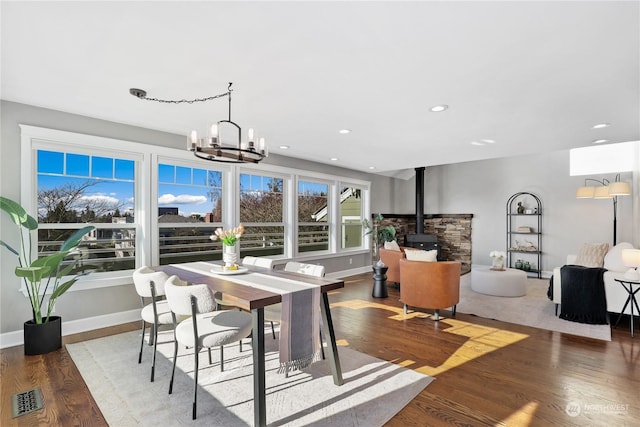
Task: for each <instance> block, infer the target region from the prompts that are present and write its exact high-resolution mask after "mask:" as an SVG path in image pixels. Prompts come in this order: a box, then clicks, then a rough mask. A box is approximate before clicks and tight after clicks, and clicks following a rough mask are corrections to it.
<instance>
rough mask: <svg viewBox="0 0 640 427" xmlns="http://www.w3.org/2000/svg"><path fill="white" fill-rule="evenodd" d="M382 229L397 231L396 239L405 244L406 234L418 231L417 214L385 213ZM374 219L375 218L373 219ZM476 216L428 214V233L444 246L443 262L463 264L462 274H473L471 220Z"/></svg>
mask: <svg viewBox="0 0 640 427" xmlns="http://www.w3.org/2000/svg"><path fill="white" fill-rule="evenodd" d="M382 216H383V217H384V219H383V220H382V223H381V226H383V227H384V226H387V225H391V226H393V227H394V228H395V229H396V240H397V241H398V244H400V245H402V243H403V242H404V236H405V235H406V234H414V233H415V232H416V215H415V214H387V213H383V214H382ZM372 217H373V216H372ZM472 218H473V214H432V215H428V214H425V215H424V233H425V234H433V235H435V236H436V237H437V239H438V244H439V245H440V257H441V259H440V260H441V261H460V262H462V272H463V274H464V273H468V272H469V271H471V219H472Z"/></svg>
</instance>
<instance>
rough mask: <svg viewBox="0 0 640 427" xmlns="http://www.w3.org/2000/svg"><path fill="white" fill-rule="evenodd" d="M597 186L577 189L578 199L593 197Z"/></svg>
mask: <svg viewBox="0 0 640 427" xmlns="http://www.w3.org/2000/svg"><path fill="white" fill-rule="evenodd" d="M595 190H596V188H595V187H578V189H577V190H576V198H577V199H593V194H594V193H595Z"/></svg>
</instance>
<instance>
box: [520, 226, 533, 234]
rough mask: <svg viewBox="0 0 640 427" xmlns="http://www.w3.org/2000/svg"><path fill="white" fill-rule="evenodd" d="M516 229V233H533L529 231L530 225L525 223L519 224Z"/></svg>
mask: <svg viewBox="0 0 640 427" xmlns="http://www.w3.org/2000/svg"><path fill="white" fill-rule="evenodd" d="M517 231H518V233H533V231H531V227H527V226H526V225H521V226H519V227H518V229H517Z"/></svg>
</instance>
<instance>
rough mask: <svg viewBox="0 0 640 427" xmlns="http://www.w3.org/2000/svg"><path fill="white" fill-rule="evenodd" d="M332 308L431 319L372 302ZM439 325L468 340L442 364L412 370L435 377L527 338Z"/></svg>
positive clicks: (451, 323)
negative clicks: (383, 312) (364, 310)
mask: <svg viewBox="0 0 640 427" xmlns="http://www.w3.org/2000/svg"><path fill="white" fill-rule="evenodd" d="M331 307H332V308H333V307H345V308H350V309H354V310H361V309H363V308H378V309H384V310H388V311H391V312H393V313H395V314H394V315H392V316H390V317H389V318H390V319H393V320H398V321H403V320H408V319H411V318H415V317H418V318H431V319H433V315H431V314H427V313H422V312H417V311H410V312H409V313H408V314H406V315H405V314H404V312H403V309H402V308H401V307H390V306H387V305H384V304H380V303H375V302H371V301H364V300H359V299H355V300H350V301H342V302H338V303H335V304H331ZM440 322H441V323H442V324H446V325H449V326H450V327H449V328H447V329H443V330H442V332H446V333H449V334H455V335H460V336H463V337H466V338H468V340H467V341H465V342H464V343H463V344H462V345H461V346H460V347H459V348H458V349H457V350H456V351H455V352H454V353H453V354H452V355H450V356H449V357H448V358H447V360H446V361H444V362H443V363H442V364H441V365H439V366H422V367H418V368H414V370H415V371H418V372H421V373H423V374H427V375H431V376H435V375H438V374H441V373H443V372H445V371H447V370H449V369H452V368H455V367H457V366H460V365H462V364H464V363H467V362H469V361H472V360H473V359H476V358H478V357H482V356H484V355H485V354H488V353H491V352H492V351H496V350H499V349H501V348H504V347H506V346H508V345H511V344H514V343H516V342H518V341H521V340H523V339H525V338H527V337H528V335H526V334H521V333H518V332H512V331H506V330H502V329H498V328H492V327H489V326H482V325H475V324H473V323H469V322H464V321H461V320H457V319H454V318H448V317H442V316H441V317H440ZM394 363H396V364H398V365H400V366H404V367H406V366H408V365H413V364H415V361H412V360H405V361H394Z"/></svg>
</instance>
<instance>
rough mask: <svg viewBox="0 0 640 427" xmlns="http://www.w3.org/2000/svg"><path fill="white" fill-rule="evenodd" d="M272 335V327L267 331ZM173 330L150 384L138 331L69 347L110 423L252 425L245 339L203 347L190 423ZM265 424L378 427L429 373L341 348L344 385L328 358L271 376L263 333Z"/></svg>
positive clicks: (186, 355)
mask: <svg viewBox="0 0 640 427" xmlns="http://www.w3.org/2000/svg"><path fill="white" fill-rule="evenodd" d="M269 333H270V330H269ZM172 337H173V333H172V332H171V331H166V332H163V333H161V335H160V338H159V339H158V343H159V345H158V360H157V362H156V374H155V382H153V383H151V382H150V381H149V376H150V366H151V353H152V352H151V347H148V346H145V349H144V352H143V360H142V364H138V363H137V361H138V348H139V345H140V344H139V343H140V341H139V340H140V334H139V332H129V333H124V334H119V335H113V336H109V337H105V338H99V339H95V340H91V341H85V342H81V343H77V344H68V345H67V346H66V347H67V351H68V352H69V354H70V355H71V358H72V359H73V361H74V363H75V364H76V366H77V367H78V369H79V371H80V374H81V375H82V378H83V379H84V381H85V382H86V384H87V386H88V387H89V390H90V391H91V394H92V395H93V397H94V399H95V401H96V403H97V404H98V406H99V407H100V410H101V411H102V413H103V415H104V417H105V419H106V420H107V422H108V424H109V425H110V426H114V427H126V426H154V427H157V426H180V425H190V426H192V425H202V426H224V427H232V426H250V425H253V365H252V357H251V346H250V340H248V339H246V340H245V345H243V351H242V352H240V351H239V348H238V347H239V346H238V345H229V346H225V348H224V361H225V364H224V372H220V363H219V351H218V349H214V351H213V352H212V355H213V364H212V365H209V361H208V357H207V352H206V350H203V351H201V355H200V359H199V364H200V371H199V378H198V383H199V389H198V418H197V420H196V421H195V422H194V421H192V420H191V401H192V396H193V353H192V351H191V350H187V349H185V348H180V349H179V352H178V365H177V368H176V379H175V381H174V386H173V394H171V395H169V394H168V387H169V378H170V375H171V364H172V358H173V342H171V339H172ZM265 348H266V351H267V355H266V387H267V389H266V400H267V424H268V425H269V426H284V425H286V426H327V425H334V426H382V425H383V424H385V423H386V422H387V421H388V420H390V419H391V418H392V417H393V416H394V415H395V414H396V413H398V412H399V411H400V410H401V409H402V408H403V407H404V406H406V405H407V404H408V403H409V402H410V401H411V400H412V399H413V398H414V397H415V396H416V395H418V393H420V392H421V391H422V390H423V389H424V388H425V387H426V386H427V385H429V383H431V381H433V380H434V378H433V377H429V376H427V375H423V374H420V373H418V372H414V371H412V370H409V369H406V368H402V367H399V366H396V365H393V364H391V363H388V362H385V361H383V360H380V359H377V358H375V357H371V356H368V355H366V354H363V353H360V352H357V351H354V350H352V349H350V348H347V347H339V355H340V362H341V365H342V373H343V378H344V385H342V386H340V387H338V386H336V385H334V384H333V377H332V375H331V369H330V367H329V364H328V362H327V361H324V360H323V361H320V362H316V363H314V364H312V365H311V366H310V367H309V368H308V369H305V370H303V371H294V372H291V373H289V376H288V378H287V377H285V375H284V374H279V373H277V367H278V353H277V341H276V340H273V339H272V338H271V336H270V335H268V336H266V337H265Z"/></svg>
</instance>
